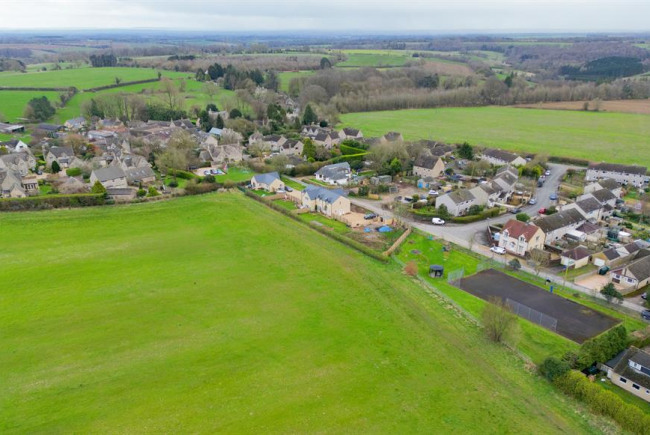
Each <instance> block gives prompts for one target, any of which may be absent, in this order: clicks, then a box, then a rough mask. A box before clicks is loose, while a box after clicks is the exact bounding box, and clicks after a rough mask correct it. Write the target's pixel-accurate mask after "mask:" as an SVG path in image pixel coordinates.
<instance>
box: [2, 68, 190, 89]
mask: <svg viewBox="0 0 650 435" xmlns="http://www.w3.org/2000/svg"><path fill="white" fill-rule="evenodd" d="M160 72H161V73H162V75H163V76H164V77H170V78H179V77H188V76H192V75H193V74H191V73H181V72H174V71H160ZM115 77H119V78H120V79H122V81H123V82H131V81H136V80H147V79H155V78H156V77H158V71H157V70H154V69H150V68H122V67H115V68H77V69H62V70H59V71H37V72H28V73H20V72H15V71H6V72H1V73H0V86H14V87H16V86H18V87H19V86H29V87H44V88H50V87H55V88H58V87H69V86H75V87H76V88H77V89H80V90H81V89H88V88H95V87H98V86H105V85H112V84H113V83H115Z"/></svg>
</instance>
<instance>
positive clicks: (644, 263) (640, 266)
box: [626, 256, 650, 281]
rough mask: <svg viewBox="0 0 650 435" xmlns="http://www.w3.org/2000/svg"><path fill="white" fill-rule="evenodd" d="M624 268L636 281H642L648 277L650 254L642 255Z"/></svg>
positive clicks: (649, 276) (649, 275)
mask: <svg viewBox="0 0 650 435" xmlns="http://www.w3.org/2000/svg"><path fill="white" fill-rule="evenodd" d="M626 269H627V270H628V271H629V273H631V274H632V276H634V277H635V278H636V279H637V280H638V281H643V280H645V279H648V278H650V256H648V257H643V258H641V259H640V260H637V261H635V262H634V263H631V264H628V265H627V267H626Z"/></svg>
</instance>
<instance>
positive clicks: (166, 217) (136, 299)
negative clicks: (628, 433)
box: [0, 193, 598, 433]
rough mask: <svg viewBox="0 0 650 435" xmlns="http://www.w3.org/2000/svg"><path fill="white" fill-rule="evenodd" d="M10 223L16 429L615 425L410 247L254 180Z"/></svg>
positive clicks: (1, 361) (8, 295)
mask: <svg viewBox="0 0 650 435" xmlns="http://www.w3.org/2000/svg"><path fill="white" fill-rule="evenodd" d="M0 226H1V227H2V228H3V237H4V238H5V243H4V244H3V246H4V248H3V252H2V254H1V256H2V262H3V267H2V268H0V282H2V283H3V285H2V286H1V287H0V299H1V300H2V304H0V328H1V329H2V331H3V333H2V334H1V335H0V349H3V351H2V352H0V366H2V367H3V371H2V373H3V388H2V391H1V392H0V407H1V408H2V410H3V411H2V415H3V417H2V419H1V421H0V431H2V432H3V433H14V432H59V431H66V432H115V431H120V432H144V431H147V432H162V431H165V432H168V431H183V432H208V431H210V432H212V431H223V432H260V431H264V432H313V431H321V432H343V431H345V432H364V433H373V432H387V433H395V432H396V431H400V432H430V431H431V430H432V429H433V428H435V430H436V431H439V432H458V431H463V432H478V431H486V430H487V431H492V432H507V431H511V430H513V429H515V428H518V427H534V428H535V432H536V433H558V432H567V433H588V432H595V431H597V430H598V428H596V427H594V426H592V425H594V424H598V423H597V422H598V420H597V419H595V418H593V417H590V416H585V415H583V413H581V412H578V409H577V408H576V406H577V405H576V403H575V402H573V401H572V400H570V399H567V398H565V397H563V396H561V395H560V394H558V393H556V392H555V391H554V390H553V388H552V386H551V385H550V384H548V383H547V382H546V381H544V380H543V379H542V378H540V377H537V376H535V375H532V374H530V373H529V372H527V371H526V369H525V368H524V363H523V362H522V360H520V359H519V357H517V356H515V354H514V353H512V352H510V351H508V350H506V349H505V348H503V347H501V346H497V345H494V344H491V343H489V342H488V341H487V340H486V339H485V338H484V337H483V335H482V332H481V331H480V329H479V328H478V327H476V326H475V325H474V324H473V323H471V322H469V321H468V320H466V319H465V318H464V317H462V316H459V315H458V313H456V312H455V311H454V310H450V307H449V305H448V304H447V303H445V302H443V301H442V300H440V299H438V298H436V297H432V296H430V295H428V294H427V293H426V292H425V291H424V290H423V288H422V287H420V286H419V285H418V284H416V283H415V282H414V281H411V280H410V279H408V278H406V277H405V276H404V275H403V274H402V272H401V270H400V269H399V268H398V267H397V266H396V265H394V264H389V265H384V264H380V263H378V262H376V261H374V260H372V259H370V258H368V257H365V256H363V255H362V254H360V253H358V252H356V251H354V250H352V249H350V248H348V247H346V246H344V245H342V244H339V243H337V242H335V241H333V240H330V239H328V238H326V237H325V236H323V235H322V234H320V233H318V232H316V231H312V230H310V229H309V228H307V227H303V226H301V225H296V223H295V222H293V221H292V220H290V219H287V218H286V217H285V216H282V215H281V214H278V213H276V212H273V211H272V210H269V209H268V208H266V207H265V206H264V205H262V204H259V203H257V202H255V201H252V200H250V199H248V198H246V197H244V196H243V195H241V194H239V193H230V194H209V195H203V196H194V197H185V198H180V199H176V200H173V201H165V202H157V203H148V204H137V205H128V206H116V207H105V208H88V209H83V210H79V209H77V210H56V211H45V212H34V213H16V214H3V215H1V216H0ZM69 228H75V231H73V232H70V231H69ZM61 231H64V232H65V233H66V234H67V236H66V237H67V243H66V244H64V245H57V246H56V247H54V246H52V244H51V241H50V240H49V239H48V238H47V237H42V235H43V234H56V233H60V232H61Z"/></svg>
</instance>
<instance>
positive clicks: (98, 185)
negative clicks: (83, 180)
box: [90, 180, 106, 194]
mask: <svg viewBox="0 0 650 435" xmlns="http://www.w3.org/2000/svg"><path fill="white" fill-rule="evenodd" d="M90 191H91V192H92V193H96V194H102V193H103V194H106V188H105V187H104V186H103V185H102V183H100V182H99V180H97V181H95V184H93V187H92V189H91V190H90Z"/></svg>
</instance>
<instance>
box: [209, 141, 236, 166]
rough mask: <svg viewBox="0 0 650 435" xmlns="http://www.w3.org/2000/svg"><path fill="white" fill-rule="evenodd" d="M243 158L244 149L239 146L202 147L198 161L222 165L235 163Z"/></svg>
mask: <svg viewBox="0 0 650 435" xmlns="http://www.w3.org/2000/svg"><path fill="white" fill-rule="evenodd" d="M243 158H244V147H242V146H241V145H237V144H233V145H204V148H203V149H202V150H201V152H200V153H199V159H201V161H204V162H210V163H216V164H223V163H237V162H241V161H242V159H243Z"/></svg>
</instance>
